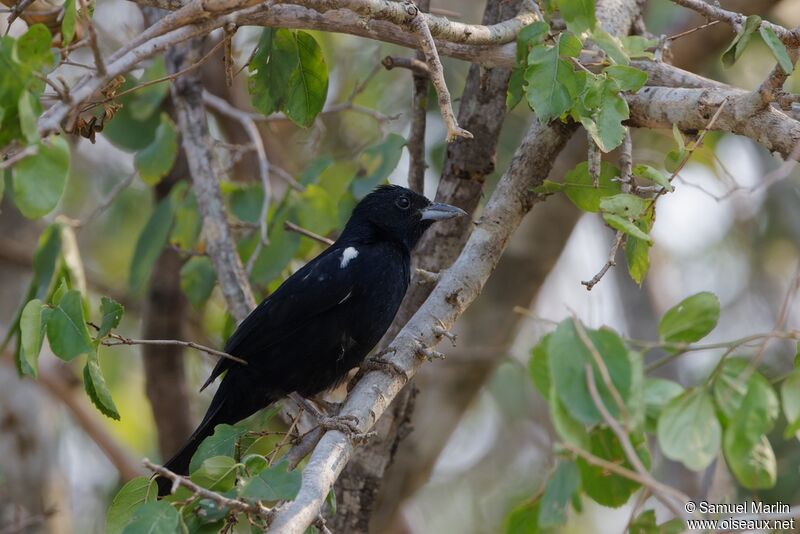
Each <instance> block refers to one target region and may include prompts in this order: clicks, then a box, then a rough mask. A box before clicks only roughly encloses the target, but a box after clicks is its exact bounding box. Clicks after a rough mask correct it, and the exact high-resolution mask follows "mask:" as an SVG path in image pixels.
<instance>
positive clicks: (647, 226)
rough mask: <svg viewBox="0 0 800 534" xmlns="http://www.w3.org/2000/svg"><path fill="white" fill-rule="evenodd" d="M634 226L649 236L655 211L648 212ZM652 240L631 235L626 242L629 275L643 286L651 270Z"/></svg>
mask: <svg viewBox="0 0 800 534" xmlns="http://www.w3.org/2000/svg"><path fill="white" fill-rule="evenodd" d="M634 224H635V225H636V226H637V227H638V228H639V230H641V231H642V232H643V233H645V234H647V235H649V234H650V230H651V229H652V227H653V211H652V210H650V211H648V212H647V213H646V214H645V216H644V217H641V218H640V219H638V220H636V221H634ZM651 244H652V242H651V241H650V240H643V239H638V238H636V237H633V236H631V235H629V236H628V238H627V239H626V240H625V262H626V263H627V265H628V274H630V276H631V279H633V281H634V282H636V283H637V284H639V285H642V281H643V280H644V277H645V276H646V275H647V271H648V270H649V269H650V246H651Z"/></svg>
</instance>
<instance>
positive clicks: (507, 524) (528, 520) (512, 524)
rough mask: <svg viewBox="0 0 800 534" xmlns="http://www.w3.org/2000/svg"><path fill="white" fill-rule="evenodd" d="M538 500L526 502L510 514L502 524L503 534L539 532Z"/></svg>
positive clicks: (532, 533) (539, 503)
mask: <svg viewBox="0 0 800 534" xmlns="http://www.w3.org/2000/svg"><path fill="white" fill-rule="evenodd" d="M540 505H541V501H540V500H539V499H536V500H533V501H526V502H524V503H522V504H520V505H518V506H517V507H516V508H514V509H513V510H511V512H510V513H509V514H508V516H507V517H506V519H505V521H504V522H503V532H504V533H505V534H537V533H538V532H539V507H540Z"/></svg>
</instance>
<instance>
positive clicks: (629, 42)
mask: <svg viewBox="0 0 800 534" xmlns="http://www.w3.org/2000/svg"><path fill="white" fill-rule="evenodd" d="M621 41H622V47H623V48H624V49H625V52H626V53H627V54H628V57H631V58H647V59H653V57H654V54H653V53H652V52H648V51H647V49H648V48H655V47H656V46H658V39H648V38H646V37H642V36H641V35H626V36H625V37H623V38H622V39H621Z"/></svg>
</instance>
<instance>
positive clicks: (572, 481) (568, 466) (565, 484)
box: [539, 460, 581, 528]
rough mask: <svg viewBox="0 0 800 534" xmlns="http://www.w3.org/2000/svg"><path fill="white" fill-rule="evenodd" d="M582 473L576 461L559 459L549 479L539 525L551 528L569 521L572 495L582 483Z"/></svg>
mask: <svg viewBox="0 0 800 534" xmlns="http://www.w3.org/2000/svg"><path fill="white" fill-rule="evenodd" d="M580 477H581V476H580V473H579V472H578V466H577V465H575V462H570V461H567V460H559V462H558V464H557V465H556V470H555V471H554V472H553V474H552V475H551V476H550V478H549V479H548V480H547V485H546V486H545V488H544V494H543V495H542V504H541V506H540V508H539V526H540V527H541V528H550V527H557V526H560V525H563V524H564V523H566V522H567V509H568V508H569V503H570V501H571V500H572V496H573V495H574V494H575V493H576V492H577V491H578V488H579V487H580V484H581V478H580Z"/></svg>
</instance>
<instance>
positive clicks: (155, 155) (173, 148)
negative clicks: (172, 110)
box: [133, 113, 178, 186]
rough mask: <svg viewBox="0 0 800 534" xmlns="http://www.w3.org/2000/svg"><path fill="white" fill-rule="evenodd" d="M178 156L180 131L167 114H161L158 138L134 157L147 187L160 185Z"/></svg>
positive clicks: (134, 163) (135, 164) (134, 161)
mask: <svg viewBox="0 0 800 534" xmlns="http://www.w3.org/2000/svg"><path fill="white" fill-rule="evenodd" d="M177 155H178V131H177V130H176V129H175V124H174V123H173V122H172V120H171V119H170V118H169V116H168V115H167V114H166V113H162V114H161V119H160V123H159V125H158V128H156V136H155V138H154V139H153V142H152V143H150V145H148V146H147V147H145V148H143V149H142V150H140V151H138V152H137V153H136V155H135V156H134V157H133V165H134V167H136V170H137V172H138V173H139V177H140V178H141V179H142V181H143V182H144V183H146V184H147V185H151V186H152V185H156V184H158V183H159V182H160V181H161V180H162V179H163V178H164V177H165V176H166V175H167V174H168V173H169V171H170V169H172V165H173V163H174V162H175V158H176V156H177Z"/></svg>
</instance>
